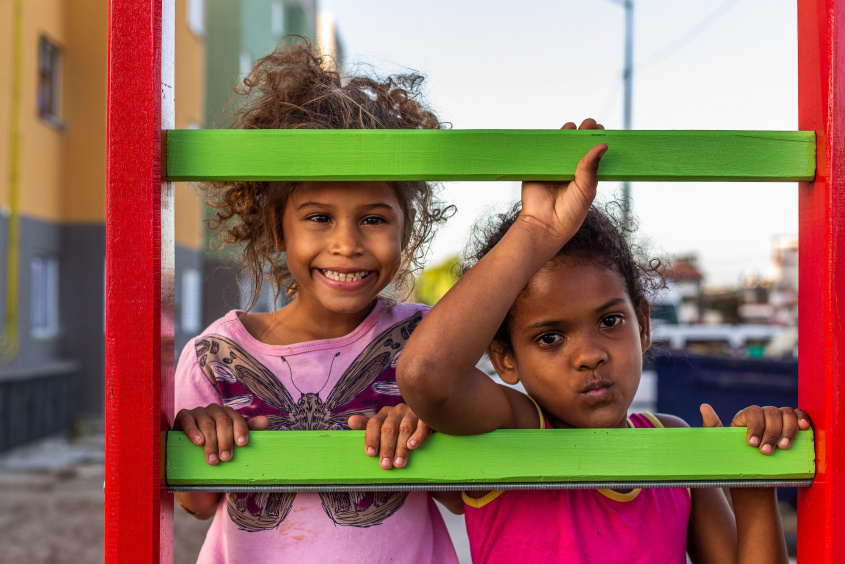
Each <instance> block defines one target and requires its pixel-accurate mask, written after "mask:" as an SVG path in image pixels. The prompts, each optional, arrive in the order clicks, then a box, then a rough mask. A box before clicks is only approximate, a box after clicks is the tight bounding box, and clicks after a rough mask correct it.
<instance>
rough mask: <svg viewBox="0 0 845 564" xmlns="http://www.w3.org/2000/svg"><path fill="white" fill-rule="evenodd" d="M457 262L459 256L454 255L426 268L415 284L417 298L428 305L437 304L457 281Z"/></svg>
mask: <svg viewBox="0 0 845 564" xmlns="http://www.w3.org/2000/svg"><path fill="white" fill-rule="evenodd" d="M457 264H458V257H457V256H453V257H450V258H448V259H446V260H445V261H444V262H442V263H440V264H438V265H437V266H432V267H431V268H426V269H425V270H424V271H423V272H422V274H420V275H419V276H418V277H417V282H416V285H415V286H414V298H415V300H416V301H418V302H420V303H424V304H428V305H434V304H436V303H437V300H439V299H440V298H442V297H443V296H444V295H445V294H446V292H448V291H449V288H451V287H452V286H454V285H455V282H457V279H456V278H455V270H456V265H457Z"/></svg>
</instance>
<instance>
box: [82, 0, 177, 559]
mask: <svg viewBox="0 0 845 564" xmlns="http://www.w3.org/2000/svg"><path fill="white" fill-rule="evenodd" d="M163 15H164V20H162V16H163ZM173 21H174V11H173V0H163V1H162V0H152V1H147V2H138V1H136V0H112V1H111V3H110V7H109V73H108V88H109V95H108V168H107V222H106V230H107V245H106V506H105V542H106V562H114V563H120V564H125V563H128V562H145V563H149V562H164V563H170V562H172V560H173V498H172V496H171V495H170V494H168V493H167V492H166V491H165V483H164V477H163V472H164V464H163V459H162V457H163V456H164V448H163V441H164V433H163V431H166V430H167V429H168V425H169V423H170V421H171V420H172V416H173V365H174V359H173V256H174V248H173V190H172V184H168V183H163V182H162V181H161V130H162V127H172V126H173V124H172V121H173V120H172V115H173V106H172V100H173V95H172V94H173V88H172V85H173V77H172V74H173V72H172V70H173V48H172V46H173ZM163 43H164V48H163V47H162V44H163ZM162 63H164V64H162ZM92 338H94V336H92Z"/></svg>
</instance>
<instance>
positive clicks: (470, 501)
mask: <svg viewBox="0 0 845 564" xmlns="http://www.w3.org/2000/svg"><path fill="white" fill-rule="evenodd" d="M503 493H505V490H495V491H492V492H487V493H486V494H484V495H483V496H481V497H479V498H475V497H470V496H468V495H467V493H466V492H461V497H462V498H463V500H464V503H466V504H467V505H469V506H470V507H475V508H476V509H481V508H482V507H484V506H485V505H487V504H488V503H490V502H491V501H493V500H494V499H496V498H497V497H499V496H500V495H502V494H503Z"/></svg>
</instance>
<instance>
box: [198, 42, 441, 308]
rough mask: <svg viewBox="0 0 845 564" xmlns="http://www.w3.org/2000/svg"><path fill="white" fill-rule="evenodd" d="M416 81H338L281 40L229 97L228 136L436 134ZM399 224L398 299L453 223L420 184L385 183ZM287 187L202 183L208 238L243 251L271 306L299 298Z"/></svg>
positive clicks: (313, 55) (322, 64)
mask: <svg viewBox="0 0 845 564" xmlns="http://www.w3.org/2000/svg"><path fill="white" fill-rule="evenodd" d="M423 81H424V78H423V77H422V76H421V75H419V74H415V73H409V74H400V75H393V76H388V77H386V78H382V79H380V78H378V77H367V76H352V77H345V76H341V73H340V72H338V71H337V70H336V67H335V65H334V64H333V62H332V61H331V60H330V59H329V58H327V57H324V56H322V55H321V54H320V53H319V52H318V51H317V50H316V49H315V48H314V47H313V46H312V45H310V44H309V43H308V42H307V41H306V40H304V39H303V38H294V39H293V40H291V38H286V39H284V40H283V41H282V42H280V43H279V46H278V47H277V48H276V50H275V51H274V52H273V53H271V54H269V55H267V56H266V57H263V58H261V59H259V60H258V61H257V62H256V63H255V66H254V67H253V69H252V71H251V72H250V73H249V75H247V76H246V78H244V80H243V83H242V84H241V85H239V86H238V87H236V88H235V94H234V95H233V97H232V100H231V101H230V103H229V106H230V107H233V108H234V110H233V111H232V114H231V117H230V118H229V120H228V121H229V126H230V127H231V128H233V129H440V128H442V127H443V124H441V122H440V121H439V120H438V118H437V116H436V115H434V113H433V112H432V111H431V110H430V109H429V108H428V107H426V106H425V105H424V103H423V102H422V101H421V90H422V84H423ZM390 185H391V186H392V187H393V189H394V190H395V192H396V196H397V198H398V200H399V203H400V205H401V206H402V209H403V211H404V214H405V239H406V241H405V245H404V249H403V253H402V262H401V265H400V267H399V270H398V272H397V275H396V278H395V279H394V282H393V289H394V293H395V294H397V295H398V296H399V297H401V298H404V297H405V296H407V295H408V292H409V291H410V288H411V283H412V275H413V274H414V273H415V272H416V271H418V270H420V269H421V268H422V266H423V264H424V261H425V255H426V252H427V249H428V243H429V242H430V241H431V238H432V237H433V236H434V232H435V229H436V228H437V227H438V226H439V224H441V223H442V222H444V221H445V220H446V219H447V218H448V217H449V216H450V215H451V214H453V213H454V210H455V208H454V206H447V205H445V204H443V203H442V202H441V201H440V200H439V199H438V198H437V196H436V195H435V193H434V187H433V185H432V184H430V183H428V182H420V181H416V182H408V181H405V182H391V183H390ZM296 187H297V183H295V182H279V181H246V180H238V181H219V182H211V183H207V184H205V185H204V186H203V188H204V189H205V190H206V191H207V200H208V203H209V205H210V206H211V207H212V208H213V209H214V210H215V215H214V217H213V218H211V219H210V220H209V222H208V225H209V228H210V229H211V230H213V231H219V233H220V240H221V243H222V245H221V246H226V245H241V246H242V250H243V255H244V262H243V266H242V270H245V271H247V272H248V273H249V276H250V279H251V282H252V288H253V297H252V303H251V304H250V308H251V307H252V306H254V305H255V302H256V300H257V298H258V296H259V295H260V292H261V287H262V284H263V283H264V281H265V280H266V279H267V278H268V277H269V278H270V279H271V280H272V281H273V285H274V288H273V291H274V296H275V297H278V296H279V295H280V294H281V292H282V291H283V290H284V292H285V294H286V295H287V297H291V296H293V295H294V294H295V293H296V291H297V285H296V281H295V280H293V278H292V276H291V274H290V271H289V270H288V268H287V264H286V263H285V260H284V253H283V252H281V251H280V250H279V248H280V245H279V243H280V242H281V241H282V240H283V238H284V234H283V233H282V232H281V226H282V221H281V220H282V214H283V212H284V209H285V205H286V203H287V200H288V197H289V196H290V194H291V193H292V192H293V190H294V189H295V188H296Z"/></svg>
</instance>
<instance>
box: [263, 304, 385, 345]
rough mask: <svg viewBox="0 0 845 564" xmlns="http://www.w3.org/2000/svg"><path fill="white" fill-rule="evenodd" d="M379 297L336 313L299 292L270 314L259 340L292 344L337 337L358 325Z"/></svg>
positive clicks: (346, 333) (349, 331)
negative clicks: (354, 307) (355, 309)
mask: <svg viewBox="0 0 845 564" xmlns="http://www.w3.org/2000/svg"><path fill="white" fill-rule="evenodd" d="M375 304H376V300H373V301H372V302H371V303H370V305H368V306H367V307H366V308H364V309H363V310H361V311H357V312H353V313H337V312H333V311H327V310H325V309H324V308H321V307H315V305H318V304H314V303H311V302H310V301H309V300H308V299H305V298H303V297H302V296H300V295H297V296H296V298H295V299H294V300H293V301H292V302H291V303H289V304H288V305H286V306H285V307H283V308H281V309H279V310H276V311H274V312H273V313H271V314H267V317H266V324H265V326H264V328H263V331H262V332H261V333H262V334H261V336H260V337H258V338H259V340H261V341H263V342H265V343H269V344H284V345H293V344H296V343H303V342H306V341H319V340H324V339H336V338H338V337H343V336H344V335H348V334H349V333H351V332H352V331H354V330H355V328H356V327H358V326H359V325H360V324H361V323H362V322H363V321H364V319H366V318H367V316H368V315H369V314H370V312H371V311H372V310H373V307H375Z"/></svg>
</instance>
